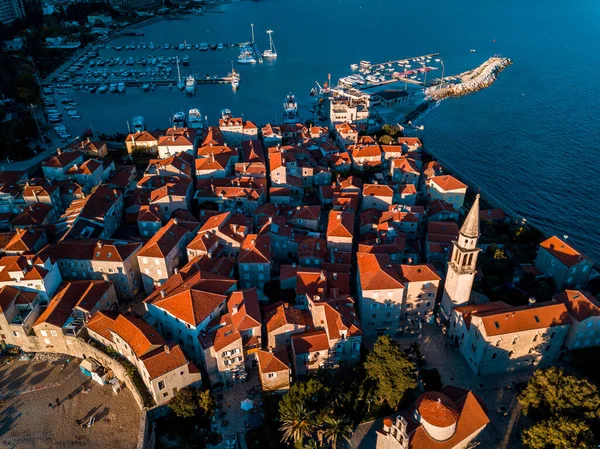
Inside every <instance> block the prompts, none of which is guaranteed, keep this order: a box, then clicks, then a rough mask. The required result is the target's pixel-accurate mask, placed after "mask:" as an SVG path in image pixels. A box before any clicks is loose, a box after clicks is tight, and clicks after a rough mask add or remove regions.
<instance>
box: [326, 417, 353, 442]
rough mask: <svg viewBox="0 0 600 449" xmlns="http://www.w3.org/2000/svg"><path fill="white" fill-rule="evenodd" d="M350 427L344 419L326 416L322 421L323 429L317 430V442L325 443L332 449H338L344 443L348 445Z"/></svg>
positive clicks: (350, 434)
mask: <svg viewBox="0 0 600 449" xmlns="http://www.w3.org/2000/svg"><path fill="white" fill-rule="evenodd" d="M351 437H352V427H351V425H350V421H349V420H348V419H346V418H337V417H335V416H327V417H325V418H324V420H323V427H322V428H321V429H320V430H319V440H320V441H321V443H323V442H325V443H327V445H328V446H329V447H331V448H332V449H339V448H341V447H343V446H344V443H348V444H350V438H351Z"/></svg>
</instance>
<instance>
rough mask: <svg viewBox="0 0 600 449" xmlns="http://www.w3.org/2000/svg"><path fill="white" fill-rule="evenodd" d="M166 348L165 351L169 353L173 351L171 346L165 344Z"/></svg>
mask: <svg viewBox="0 0 600 449" xmlns="http://www.w3.org/2000/svg"><path fill="white" fill-rule="evenodd" d="M164 348H165V352H166V353H167V354H170V353H171V348H169V345H165V346H164Z"/></svg>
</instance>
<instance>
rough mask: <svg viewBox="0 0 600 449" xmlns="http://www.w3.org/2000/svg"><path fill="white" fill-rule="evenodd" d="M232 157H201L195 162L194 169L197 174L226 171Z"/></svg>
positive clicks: (219, 155)
mask: <svg viewBox="0 0 600 449" xmlns="http://www.w3.org/2000/svg"><path fill="white" fill-rule="evenodd" d="M232 157H233V155H231V154H217V155H216V156H210V157H201V158H199V159H196V160H195V161H194V168H195V169H196V172H199V171H211V170H225V169H226V168H227V166H228V165H229V161H230V160H231V158H232Z"/></svg>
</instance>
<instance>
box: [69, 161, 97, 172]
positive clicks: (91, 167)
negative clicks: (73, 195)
mask: <svg viewBox="0 0 600 449" xmlns="http://www.w3.org/2000/svg"><path fill="white" fill-rule="evenodd" d="M101 168H102V162H99V161H97V160H96V159H88V160H87V161H85V162H83V163H82V164H81V165H77V164H75V165H73V166H72V167H71V168H69V169H68V170H67V174H69V175H76V174H82V175H91V174H93V173H95V172H96V171H97V170H100V169H101Z"/></svg>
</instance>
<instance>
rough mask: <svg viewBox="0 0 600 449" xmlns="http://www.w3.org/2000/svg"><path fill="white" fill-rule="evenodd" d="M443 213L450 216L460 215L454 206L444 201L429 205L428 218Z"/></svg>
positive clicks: (435, 201)
mask: <svg viewBox="0 0 600 449" xmlns="http://www.w3.org/2000/svg"><path fill="white" fill-rule="evenodd" d="M442 212H446V213H450V214H456V213H458V212H457V211H456V209H454V206H452V204H450V203H446V202H445V201H442V200H434V201H432V202H431V204H429V207H428V208H427V216H428V217H431V216H433V215H437V214H439V213H442Z"/></svg>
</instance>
